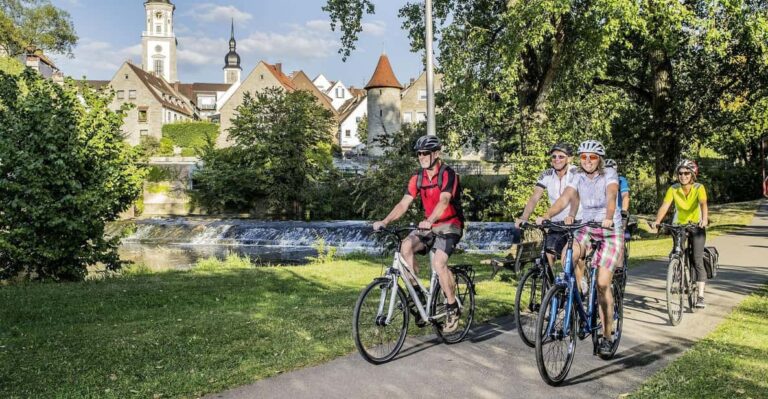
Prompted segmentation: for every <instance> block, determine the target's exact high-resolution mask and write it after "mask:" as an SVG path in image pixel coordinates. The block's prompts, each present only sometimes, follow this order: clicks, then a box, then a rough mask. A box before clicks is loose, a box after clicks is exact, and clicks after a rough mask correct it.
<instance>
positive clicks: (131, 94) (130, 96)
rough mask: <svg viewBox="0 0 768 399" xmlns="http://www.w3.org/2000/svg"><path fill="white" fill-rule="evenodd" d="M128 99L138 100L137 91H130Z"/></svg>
mask: <svg viewBox="0 0 768 399" xmlns="http://www.w3.org/2000/svg"><path fill="white" fill-rule="evenodd" d="M128 98H129V99H131V100H135V99H136V90H128Z"/></svg>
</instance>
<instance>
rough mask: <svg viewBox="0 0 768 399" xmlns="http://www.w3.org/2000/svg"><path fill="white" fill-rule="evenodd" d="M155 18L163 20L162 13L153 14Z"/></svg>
mask: <svg viewBox="0 0 768 399" xmlns="http://www.w3.org/2000/svg"><path fill="white" fill-rule="evenodd" d="M155 18H157V19H163V13H162V12H160V11H158V12H156V13H155Z"/></svg>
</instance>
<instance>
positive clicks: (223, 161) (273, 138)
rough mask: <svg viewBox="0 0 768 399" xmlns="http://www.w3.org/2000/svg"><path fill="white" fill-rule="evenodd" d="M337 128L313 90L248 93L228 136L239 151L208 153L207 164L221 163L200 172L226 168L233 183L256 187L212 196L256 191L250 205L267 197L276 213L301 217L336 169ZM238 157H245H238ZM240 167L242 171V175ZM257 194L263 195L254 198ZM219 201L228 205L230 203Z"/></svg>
mask: <svg viewBox="0 0 768 399" xmlns="http://www.w3.org/2000/svg"><path fill="white" fill-rule="evenodd" d="M333 126H334V119H333V114H332V113H331V112H330V111H328V110H327V109H325V108H323V107H322V106H320V105H319V104H318V103H317V100H316V99H315V97H314V96H312V94H310V93H309V92H306V91H303V90H297V91H292V92H285V91H284V90H281V89H278V88H270V89H266V90H263V91H261V92H258V93H256V94H255V95H254V94H251V93H246V95H245V97H244V99H243V103H242V104H241V105H240V106H239V107H238V108H237V115H236V116H235V118H234V119H233V120H232V127H231V128H230V129H229V132H228V133H229V137H230V138H231V139H232V140H233V141H234V143H235V144H234V146H233V147H234V148H233V149H226V150H217V151H219V152H220V153H221V154H216V153H210V154H209V155H207V156H206V155H204V156H203V159H204V160H207V159H211V160H217V163H208V162H206V165H205V168H204V170H207V172H206V171H201V172H200V173H203V174H201V175H198V176H205V173H208V174H211V176H217V175H220V174H221V173H220V172H221V168H226V169H229V170H231V171H232V172H233V173H234V175H233V176H231V177H230V181H231V180H232V179H237V180H239V181H240V182H242V184H253V185H255V186H256V187H257V188H256V189H252V188H240V187H232V188H230V189H228V190H226V189H225V191H224V192H221V193H211V195H209V198H211V199H213V198H215V197H217V196H218V197H220V198H221V197H225V198H234V197H236V196H237V195H238V194H237V193H244V192H247V193H251V196H250V197H246V199H247V200H248V201H249V202H248V203H249V204H256V203H258V200H260V199H264V200H266V201H267V204H268V205H269V207H270V208H271V210H272V211H273V212H274V213H277V214H285V215H286V216H288V217H297V216H298V217H300V216H302V215H303V212H304V209H305V208H306V207H307V206H308V205H310V204H309V203H308V202H309V201H310V200H311V198H312V195H311V193H312V192H313V189H314V187H313V186H315V185H317V184H321V183H322V182H325V181H327V180H328V179H329V178H330V176H331V173H332V171H333V162H332V161H333V159H332V156H331V145H332V140H333V137H332V135H331V133H330V132H331V130H332V128H333ZM223 152H226V153H227V154H229V155H224V154H223ZM235 154H237V155H236V156H235ZM238 156H240V157H242V159H237V157H238ZM233 162H236V163H237V166H236V167H235V166H234V164H233ZM237 168H241V169H240V171H239V172H238V170H237ZM246 175H249V176H253V181H252V182H246V181H243V179H242V177H243V176H246ZM257 176H258V178H257ZM209 181H211V182H212V180H210V179H209ZM213 187H214V186H213V185H210V186H208V185H206V186H203V187H201V188H200V189H201V190H208V191H209V190H210V189H212V188H213ZM216 187H220V185H216ZM225 193H228V194H226V195H225ZM257 194H261V195H263V197H262V198H253V195H257ZM230 202H231V201H230ZM209 203H210V202H209ZM220 203H221V204H222V205H225V204H226V203H227V200H224V199H223V200H222V201H221V202H220ZM241 205H242V204H241Z"/></svg>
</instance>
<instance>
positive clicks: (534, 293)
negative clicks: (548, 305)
mask: <svg viewBox="0 0 768 399" xmlns="http://www.w3.org/2000/svg"><path fill="white" fill-rule="evenodd" d="M520 227H521V228H523V229H537V230H541V232H542V234H543V240H542V242H543V243H545V245H542V247H541V254H540V255H539V257H538V258H536V260H534V263H533V266H531V268H530V269H528V271H527V272H525V274H524V275H523V277H522V278H521V279H520V282H519V283H518V284H517V292H516V293H515V323H516V324H517V333H518V334H519V335H520V339H521V340H523V343H524V344H526V345H528V346H530V347H531V348H533V347H535V346H536V337H535V335H534V333H535V332H536V320H537V319H538V317H539V309H540V308H541V300H542V299H543V298H544V294H545V293H546V292H547V291H548V290H549V287H551V286H552V285H553V284H554V283H555V273H554V271H553V270H552V265H550V264H549V260H548V259H547V249H546V242H547V234H548V232H549V229H548V228H546V227H544V226H539V225H536V224H531V223H528V222H524V223H522V224H521V225H520ZM556 255H559V254H556Z"/></svg>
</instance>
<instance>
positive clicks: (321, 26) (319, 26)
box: [305, 19, 331, 32]
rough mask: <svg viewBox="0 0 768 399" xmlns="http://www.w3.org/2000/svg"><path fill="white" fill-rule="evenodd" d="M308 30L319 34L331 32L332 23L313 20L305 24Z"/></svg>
mask: <svg viewBox="0 0 768 399" xmlns="http://www.w3.org/2000/svg"><path fill="white" fill-rule="evenodd" d="M305 25H306V27H307V28H309V29H311V30H316V31H318V32H330V31H331V23H330V22H329V21H326V20H323V19H313V20H311V21H307V23H306V24H305Z"/></svg>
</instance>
